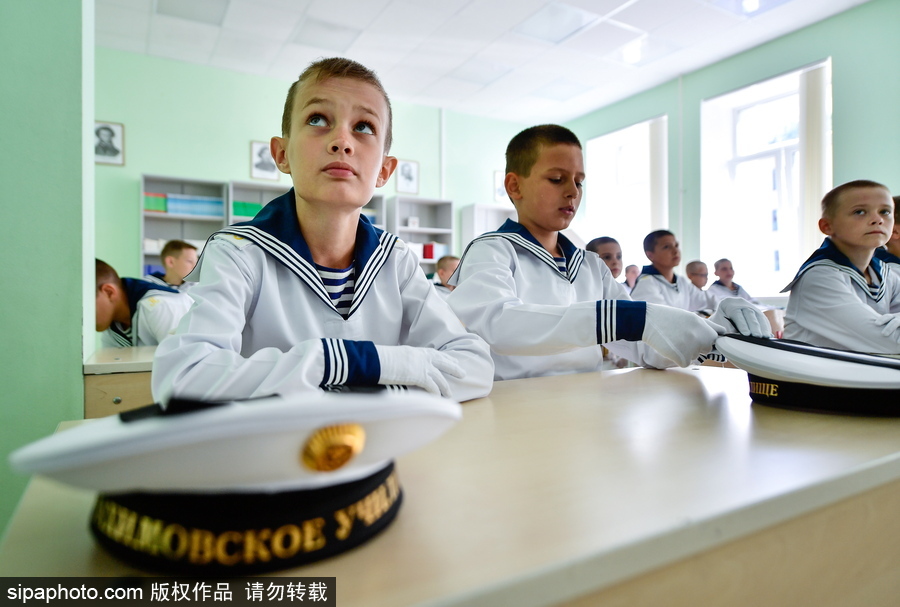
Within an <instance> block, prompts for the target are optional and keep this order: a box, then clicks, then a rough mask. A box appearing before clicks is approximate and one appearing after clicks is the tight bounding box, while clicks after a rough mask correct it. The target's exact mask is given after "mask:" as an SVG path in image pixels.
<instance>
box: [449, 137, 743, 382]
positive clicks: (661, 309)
mask: <svg viewBox="0 0 900 607" xmlns="http://www.w3.org/2000/svg"><path fill="white" fill-rule="evenodd" d="M583 180H584V159H583V157H582V149H581V143H580V142H579V141H578V138H577V137H576V136H575V135H574V133H572V132H571V131H569V130H568V129H566V128H564V127H561V126H557V125H541V126H536V127H531V128H529V129H525V130H524V131H522V132H521V133H519V134H518V135H516V136H515V137H513V139H512V140H511V141H510V143H509V146H508V147H507V150H506V179H505V185H506V191H507V193H508V195H509V197H510V200H512V202H513V204H514V205H515V207H516V211H517V214H518V221H512V220H507V221H506V223H504V224H503V226H501V227H500V229H499V230H497V231H495V232H489V233H487V234H483V235H481V236H479V237H478V238H476V239H475V240H473V241H472V243H470V244H469V246H468V247H467V248H466V251H465V253H464V254H463V256H462V260H461V261H460V265H459V268H458V269H457V271H456V274H454V275H453V277H452V278H451V279H450V282H451V283H455V284H456V285H457V286H456V289H455V290H454V291H453V293H451V294H450V297H449V298H448V299H447V301H448V302H449V303H450V306H451V307H452V308H453V310H454V311H455V312H456V313H457V316H459V318H460V320H462V322H463V324H465V325H466V327H467V328H468V329H469V330H470V331H473V332H475V333H477V334H479V335H481V336H482V337H484V339H485V340H486V341H487V342H488V343H489V344H490V345H491V354H492V356H493V357H494V364H495V368H496V371H495V378H496V379H500V380H502V379H515V378H520V377H536V376H542V375H558V374H564V373H579V372H587V371H595V370H598V369H600V368H601V365H602V362H603V351H602V350H603V348H602V345H603V344H606V345H607V347H608V348H609V350H610V351H611V352H613V353H615V354H618V355H621V356H625V357H627V358H629V359H630V360H633V361H635V362H638V363H640V364H645V365H647V366H654V367H660V368H662V367H668V366H673V365H676V364H677V365H681V366H686V365H688V364H690V362H691V361H693V360H694V359H695V358H697V357H698V356H699V355H700V354H701V353H702V352H708V351H709V350H710V349H711V347H712V345H713V343H714V341H715V339H716V337H717V332H718V331H724V330H725V329H723V328H722V327H719V326H716V325H714V324H712V323H710V322H708V321H706V320H704V319H701V318H699V317H698V316H696V315H694V314H690V313H687V312H684V311H682V310H676V309H674V308H670V307H667V306H658V305H653V304H647V303H645V302H638V301H631V300H630V299H629V297H628V295H627V294H626V293H625V290H624V289H623V288H622V286H621V285H620V284H619V283H617V282H615V280H613V277H612V274H611V273H610V271H609V269H608V268H607V267H606V264H604V263H603V262H602V260H601V259H600V258H599V257H598V256H596V255H589V254H586V252H585V251H584V250H583V249H579V248H577V247H575V246H574V245H573V244H572V243H571V241H569V240H568V239H567V238H566V237H565V236H563V235H562V234H561V233H560V232H561V231H562V230H564V229H566V228H567V227H568V226H569V224H570V223H571V221H572V219H573V218H574V216H575V212H576V211H577V210H578V206H579V204H580V202H581V194H582V181H583ZM641 340H643V342H644V343H627V342H638V341H641ZM647 346H649V347H647Z"/></svg>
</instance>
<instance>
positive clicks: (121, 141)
mask: <svg viewBox="0 0 900 607" xmlns="http://www.w3.org/2000/svg"><path fill="white" fill-rule="evenodd" d="M94 162H95V163H97V164H114V165H118V166H125V125H124V124H121V123H119V122H107V121H104V120H95V121H94Z"/></svg>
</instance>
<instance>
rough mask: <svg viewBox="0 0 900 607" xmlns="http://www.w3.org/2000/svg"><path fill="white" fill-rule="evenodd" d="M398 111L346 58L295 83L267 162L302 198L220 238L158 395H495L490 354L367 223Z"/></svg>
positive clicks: (371, 77) (285, 200)
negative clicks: (348, 389)
mask: <svg viewBox="0 0 900 607" xmlns="http://www.w3.org/2000/svg"><path fill="white" fill-rule="evenodd" d="M390 143H391V110H390V102H389V101H388V98H387V94H386V93H385V92H384V89H383V87H382V86H381V83H380V82H379V81H378V78H377V76H375V74H374V73H373V72H371V71H370V70H368V69H367V68H365V67H364V66H362V65H360V64H358V63H356V62H354V61H351V60H349V59H342V58H334V59H323V60H320V61H317V62H316V63H314V64H312V65H310V66H309V67H308V68H307V69H306V70H305V71H304V72H303V74H301V75H300V78H299V79H298V80H297V81H296V82H295V83H294V84H293V85H292V86H291V88H290V90H289V92H288V97H287V100H286V102H285V108H284V115H283V118H282V136H281V137H273V138H272V141H271V150H272V157H273V158H274V159H275V162H276V164H277V166H278V168H279V170H281V171H282V172H284V173H288V174H290V175H291V179H292V181H293V184H294V187H293V188H292V189H291V191H290V192H288V193H287V194H285V195H284V196H281V197H279V198H276V199H275V200H273V201H272V202H270V203H269V204H268V205H266V207H265V208H264V209H263V211H261V212H260V213H259V215H257V217H256V218H254V219H253V220H252V221H249V222H246V223H243V224H239V225H236V226H230V227H228V228H225V229H223V230H222V231H220V232H218V233H217V234H214V235H213V236H212V237H211V238H210V240H209V242H208V243H207V245H206V247H205V248H204V251H203V254H202V256H201V258H200V261H199V263H198V265H197V268H196V269H195V270H194V272H193V273H192V274H191V276H190V278H192V279H194V280H196V277H197V276H198V275H199V284H198V285H197V286H196V287H195V288H194V289H192V290H191V296H192V297H193V298H194V300H195V303H194V307H193V308H192V309H191V311H190V312H189V313H188V314H187V315H186V316H185V318H184V319H183V321H182V323H181V324H180V325H179V327H178V331H177V332H176V334H175V335H173V336H172V337H170V338H169V339H167V340H165V341H164V342H163V343H162V344H161V345H160V347H159V348H158V349H157V353H156V358H155V360H154V363H153V376H152V387H153V393H154V396H155V397H156V398H160V399H161V400H165V397H167V396H168V395H171V394H176V395H180V396H185V397H192V398H207V399H218V398H242V397H252V396H260V395H270V394H288V393H292V392H297V391H303V390H316V389H320V388H322V389H332V388H340V387H343V386H376V385H394V386H414V387H415V386H417V387H419V388H423V389H425V390H427V391H429V392H432V393H438V394H441V395H444V396H448V397H452V398H454V399H456V400H466V399H471V398H475V397H480V396H484V395H486V394H487V393H488V392H489V391H490V388H491V385H492V375H493V367H492V365H491V360H490V354H489V351H488V347H487V345H486V344H485V343H484V342H483V341H482V340H481V339H480V338H478V337H477V336H475V335H472V334H470V333H468V332H466V330H465V329H464V328H463V326H462V325H461V324H460V322H459V320H458V319H457V318H456V317H455V316H454V315H453V313H452V311H451V310H450V308H449V307H448V306H447V304H446V302H444V301H443V300H442V299H441V297H440V296H439V295H438V294H437V293H436V292H435V290H434V287H433V286H432V285H431V283H430V282H429V281H428V279H427V278H426V277H425V274H424V273H423V272H422V270H421V269H420V267H419V263H418V259H417V258H416V256H415V254H414V253H412V252H411V251H410V250H409V248H407V246H406V244H405V243H403V242H402V241H400V240H399V239H397V238H396V237H395V236H393V235H392V234H389V233H387V232H383V231H382V230H379V229H377V228H375V227H373V226H372V225H371V224H370V223H369V222H368V220H367V219H366V218H365V217H364V216H361V215H360V209H362V207H363V206H364V205H365V204H366V203H367V202H368V201H369V199H370V198H371V196H372V193H373V191H374V189H375V187H380V186H382V185H384V183H385V182H386V181H387V180H388V178H390V176H391V174H392V173H393V171H394V169H395V168H396V166H397V159H396V158H394V157H392V156H388V151H389V149H390Z"/></svg>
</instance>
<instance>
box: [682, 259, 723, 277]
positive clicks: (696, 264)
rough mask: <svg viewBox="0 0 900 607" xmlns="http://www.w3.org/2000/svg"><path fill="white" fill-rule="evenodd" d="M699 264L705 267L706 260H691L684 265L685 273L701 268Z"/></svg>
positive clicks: (691, 272)
mask: <svg viewBox="0 0 900 607" xmlns="http://www.w3.org/2000/svg"><path fill="white" fill-rule="evenodd" d="M700 266H703V267H704V268H706V262H705V261H700V260H699V259H695V260H694V261H691V262H689V263H688V264H687V265H686V266H684V271H685V273H687V274H693V273H695V272H696V271H697V270H699V269H701V268H700ZM707 269H709V268H707ZM717 269H718V268H717Z"/></svg>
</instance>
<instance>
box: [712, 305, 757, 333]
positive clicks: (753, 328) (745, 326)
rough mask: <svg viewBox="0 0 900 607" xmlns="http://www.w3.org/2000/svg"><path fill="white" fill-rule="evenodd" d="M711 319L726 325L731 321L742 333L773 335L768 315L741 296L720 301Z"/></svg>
mask: <svg viewBox="0 0 900 607" xmlns="http://www.w3.org/2000/svg"><path fill="white" fill-rule="evenodd" d="M709 319H710V320H711V321H713V322H714V323H716V324H719V325H722V326H725V327H727V326H728V323H729V322H730V323H731V324H732V325H734V328H735V329H737V332H738V333H740V334H741V335H752V336H753V337H772V328H771V325H770V324H769V319H768V318H766V315H765V314H763V313H762V312H760V311H759V310H758V309H757V308H756V306H754V305H753V304H751V303H750V302H748V301H747V300H745V299H741V298H740V297H726V298H725V299H723V300H722V301H720V302H719V305H718V307H717V308H716V311H715V313H714V314H713V315H712V316H710V317H709Z"/></svg>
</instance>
